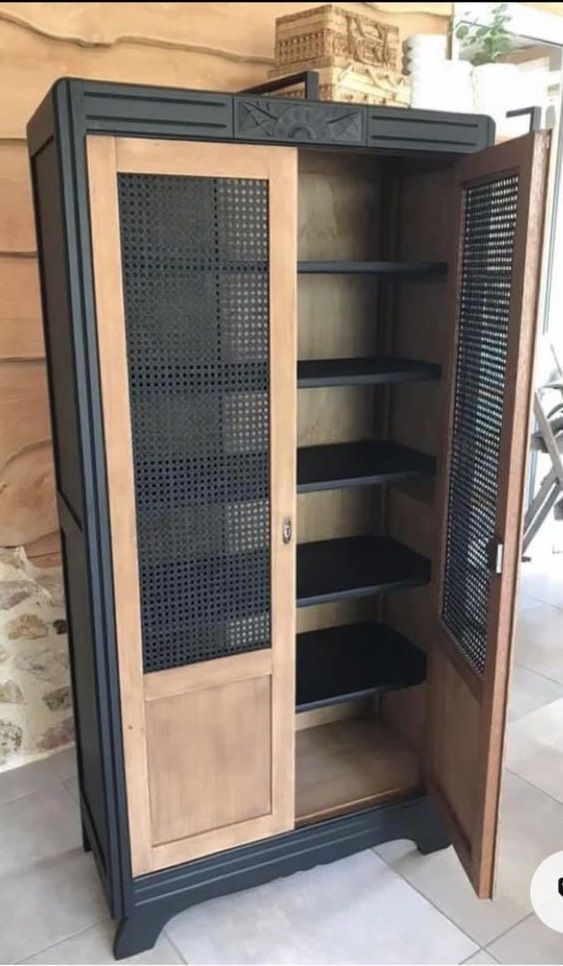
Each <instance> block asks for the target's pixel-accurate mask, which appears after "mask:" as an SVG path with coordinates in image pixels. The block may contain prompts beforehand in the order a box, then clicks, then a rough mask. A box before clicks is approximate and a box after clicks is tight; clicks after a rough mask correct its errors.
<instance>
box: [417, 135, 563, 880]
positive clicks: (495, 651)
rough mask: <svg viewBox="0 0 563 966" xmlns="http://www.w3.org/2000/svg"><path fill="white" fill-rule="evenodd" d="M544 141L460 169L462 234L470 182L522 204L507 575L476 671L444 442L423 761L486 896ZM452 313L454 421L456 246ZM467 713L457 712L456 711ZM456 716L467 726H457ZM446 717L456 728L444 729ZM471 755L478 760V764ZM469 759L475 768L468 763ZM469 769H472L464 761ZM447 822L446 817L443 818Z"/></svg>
mask: <svg viewBox="0 0 563 966" xmlns="http://www.w3.org/2000/svg"><path fill="white" fill-rule="evenodd" d="M547 151H548V135H547V134H546V133H545V132H542V133H538V134H535V135H528V136H526V137H524V138H519V139H516V140H513V141H510V142H507V143H505V144H502V145H498V146H497V147H495V148H490V149H488V150H486V151H481V152H479V153H478V154H477V155H475V156H474V157H467V158H464V159H463V160H461V161H460V162H459V163H458V165H457V166H456V178H457V181H458V189H457V191H458V197H457V201H455V204H452V207H454V208H455V209H457V211H458V221H459V224H458V230H457V237H458V238H459V239H461V238H462V237H463V236H462V232H463V219H464V214H463V191H464V189H465V188H466V187H467V186H470V185H473V184H482V183H486V182H488V181H494V180H495V179H498V178H502V177H503V176H505V175H507V174H516V175H517V177H518V207H517V217H516V230H515V239H514V255H513V270H512V283H511V297H510V309H509V324H508V332H509V338H508V347H507V368H506V379H505V392H504V401H503V421H502V431H501V437H500V438H501V449H500V458H499V471H498V497H497V507H496V522H495V533H496V535H497V536H498V537H499V539H500V540H501V541H502V542H503V544H504V553H503V565H502V573H501V574H498V575H493V576H492V578H491V588H490V596H489V611H488V624H487V645H486V654H487V657H486V664H485V668H484V672H483V674H482V675H480V674H478V673H477V672H476V671H475V670H474V669H473V668H472V666H471V665H470V664H469V662H468V660H467V659H466V658H465V656H464V655H463V653H462V651H461V650H460V649H459V648H458V647H457V645H456V642H455V640H454V639H453V637H452V635H451V634H450V632H449V631H448V629H447V628H446V626H445V624H444V623H443V621H442V619H441V612H442V582H443V574H444V565H445V555H446V546H447V544H446V537H447V530H446V528H447V501H448V486H449V459H450V442H449V438H448V437H447V436H445V437H444V444H443V448H442V452H441V456H440V472H439V479H438V487H437V506H438V508H439V511H438V521H439V524H440V530H439V543H438V554H437V562H438V567H437V568H436V569H435V574H434V582H433V588H434V595H435V599H434V608H435V629H434V648H433V652H432V654H431V660H430V672H429V685H430V698H429V707H430V709H431V713H430V715H429V732H428V743H427V747H426V754H425V758H426V764H427V767H428V770H429V778H430V781H431V782H432V783H433V785H434V786H435V787H437V788H438V789H439V790H440V793H441V795H442V796H443V798H444V800H445V802H446V803H447V811H448V812H450V813H451V814H450V818H451V817H453V819H454V823H455V822H457V824H458V826H459V828H461V829H462V831H463V833H464V836H465V839H466V845H467V848H462V849H461V851H460V858H461V859H462V861H464V863H465V864H466V868H467V871H468V874H469V876H470V879H471V881H472V883H473V885H474V888H475V890H476V892H477V894H478V895H479V896H481V897H484V898H485V897H489V896H490V895H491V894H492V888H493V873H494V859H495V849H496V841H497V824H498V807H499V796H500V779H501V771H502V754H503V744H504V728H505V721H506V702H507V689H508V679H509V670H510V663H511V650H512V638H513V632H514V604H515V593H516V582H517V575H518V569H519V561H520V555H521V530H522V509H523V499H524V480H525V469H526V456H527V448H528V428H529V418H530V389H531V380H532V371H533V369H532V361H533V348H534V341H535V325H536V313H537V295H538V280H539V266H540V258H541V245H542V238H543V207H544V205H543V201H544V190H545V180H546V172H547ZM453 251H454V253H455V262H454V265H453V267H452V274H451V284H450V289H451V307H450V311H449V313H448V314H449V317H450V318H451V319H452V321H453V322H454V323H455V324H454V327H453V329H452V332H451V335H450V339H449V342H450V352H451V354H452V364H451V366H449V367H448V368H449V370H450V375H449V378H448V380H447V383H449V388H448V397H449V402H448V408H447V409H446V412H447V414H448V421H450V414H451V406H452V399H453V391H454V384H455V363H454V359H455V352H456V338H457V334H456V332H457V319H458V299H459V293H458V289H459V286H458V284H457V280H458V278H459V274H460V266H461V256H462V252H461V245H460V242H456V244H455V246H453ZM456 708H457V709H459V708H463V709H464V712H463V714H462V715H459V710H458V711H456V710H455V709H456ZM456 714H457V715H459V717H460V719H461V720H463V721H464V727H463V728H458V729H457V730H456V726H455V724H454V722H453V719H454V717H455V716H456ZM448 719H449V721H450V724H449V725H448ZM473 756H475V757H474V758H473ZM472 758H473V762H472V764H471V759H472ZM468 763H469V764H468ZM446 818H448V815H446Z"/></svg>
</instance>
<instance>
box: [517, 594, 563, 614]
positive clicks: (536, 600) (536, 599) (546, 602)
mask: <svg viewBox="0 0 563 966" xmlns="http://www.w3.org/2000/svg"><path fill="white" fill-rule="evenodd" d="M528 600H532V601H534V603H533V604H531V605H530V606H531V607H535V606H536V604H543V605H544V607H551V608H552V610H563V607H560V606H559V604H552V603H551V601H549V600H543V598H542V597H534V596H532V594H530V595H529V597H528ZM516 606H518V605H516Z"/></svg>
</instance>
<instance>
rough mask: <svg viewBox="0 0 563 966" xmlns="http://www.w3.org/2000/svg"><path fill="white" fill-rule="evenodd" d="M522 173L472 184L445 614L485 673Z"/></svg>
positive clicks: (466, 651)
mask: <svg viewBox="0 0 563 966" xmlns="http://www.w3.org/2000/svg"><path fill="white" fill-rule="evenodd" d="M517 200H518V178H517V176H516V175H512V176H509V177H502V178H499V179H497V180H494V181H490V182H487V183H486V184H481V185H477V186H475V187H470V188H468V189H467V190H466V191H465V229H464V236H463V248H462V267H461V298H460V308H459V318H458V326H459V328H458V339H459V341H458V347H457V360H456V363H457V370H456V381H455V395H454V419H453V436H452V444H451V466H450V485H449V501H448V518H447V538H446V567H445V577H444V591H443V610H442V617H443V620H444V622H445V624H446V626H447V627H448V628H449V630H450V631H451V633H452V635H453V636H454V638H455V640H456V642H457V644H458V646H459V647H460V649H461V650H462V651H463V653H464V654H465V656H466V657H467V658H468V659H469V661H470V662H471V664H472V665H473V667H474V668H475V670H476V671H478V672H479V673H482V672H483V669H484V667H485V660H486V648H487V625H488V609H489V593H490V583H491V571H490V569H489V559H488V558H489V554H490V548H491V545H492V541H493V538H494V536H495V517H496V509H497V487H498V466H499V455H500V444H501V433H502V407H503V396H504V385H505V375H506V359H507V347H508V324H509V308H510V292H511V280H512V262H513V249H514V233H515V226H516V208H517Z"/></svg>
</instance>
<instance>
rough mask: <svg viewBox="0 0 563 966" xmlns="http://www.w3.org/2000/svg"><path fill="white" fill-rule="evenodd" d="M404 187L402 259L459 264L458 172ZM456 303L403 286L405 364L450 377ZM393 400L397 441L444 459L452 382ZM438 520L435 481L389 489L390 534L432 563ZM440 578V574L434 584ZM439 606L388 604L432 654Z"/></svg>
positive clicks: (421, 597) (415, 176) (425, 600)
mask: <svg viewBox="0 0 563 966" xmlns="http://www.w3.org/2000/svg"><path fill="white" fill-rule="evenodd" d="M399 186H400V192H399V200H398V225H397V227H398V230H397V232H396V239H395V244H396V246H397V256H398V257H399V258H401V259H407V260H408V259H416V258H420V257H421V254H423V255H424V258H427V259H430V260H433V261H444V262H446V263H448V264H451V262H452V259H453V246H454V232H455V217H454V216H455V206H454V204H453V177H452V173H451V169H450V167H448V166H447V165H442V166H441V167H440V168H439V169H437V170H432V169H430V170H428V169H426V170H419V171H416V170H409V171H407V172H405V173H404V174H403V176H402V178H401V179H400V181H399ZM448 198H450V199H451V201H450V203H448V200H447V199H448ZM448 299H449V286H448V284H447V282H446V281H436V282H434V283H429V282H412V283H408V284H401V283H398V284H397V285H396V286H395V294H394V299H393V307H392V313H391V316H390V318H388V320H387V325H388V326H389V329H388V338H389V339H390V342H391V346H392V351H393V352H394V353H395V354H396V355H398V356H404V357H406V358H412V359H420V360H423V361H426V362H432V363H438V364H439V365H440V366H441V367H442V371H443V372H445V371H446V370H447V367H448V365H449V358H448V351H449V344H450V343H449V338H448V332H449V327H450V325H451V320H450V318H449V314H448V313H449V302H448ZM389 400H390V405H389V418H388V428H387V431H388V435H389V438H390V439H392V440H394V441H395V442H398V443H401V444H403V445H405V446H410V447H413V448H414V449H418V450H421V451H422V452H424V453H428V454H429V455H431V456H434V457H438V456H439V455H440V453H441V447H442V443H443V438H444V434H445V433H447V432H448V429H449V427H448V425H447V423H446V411H447V407H446V382H445V380H444V379H443V378H442V379H440V380H435V381H432V382H428V383H421V384H418V385H416V384H413V385H412V386H409V387H408V391H405V389H404V388H401V387H397V388H396V389H395V390H391V391H390V393H389ZM437 514H438V508H437V506H436V500H435V490H434V483H433V481H430V482H427V481H424V483H411V484H405V485H404V486H401V487H389V488H388V490H387V492H386V494H385V526H386V532H387V533H388V534H389V536H392V537H394V538H395V539H397V540H399V541H401V542H402V543H405V544H407V546H409V547H412V549H413V550H417V551H418V552H419V553H422V554H423V555H424V556H426V557H428V558H429V559H430V560H431V561H432V560H435V558H436V554H437V551H438V545H437V538H436V534H437V532H438V527H437V523H438V519H437ZM435 572H436V566H434V567H433V576H434V575H435ZM431 600H432V594H431V593H430V592H429V588H422V589H421V590H419V591H410V592H408V593H407V595H406V596H403V595H402V594H401V595H392V594H390V595H389V596H388V597H386V598H385V600H384V602H383V613H384V619H385V621H386V622H387V623H389V624H390V625H391V626H392V627H395V628H396V629H397V630H399V631H400V632H401V633H403V634H405V635H406V636H407V637H408V638H410V639H411V640H412V641H414V642H415V643H416V644H418V645H419V646H421V647H423V648H424V649H425V650H427V651H430V649H431V646H432V637H431V628H432V620H431ZM407 700H408V695H407Z"/></svg>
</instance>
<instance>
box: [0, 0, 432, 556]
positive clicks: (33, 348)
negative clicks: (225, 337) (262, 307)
mask: <svg viewBox="0 0 563 966" xmlns="http://www.w3.org/2000/svg"><path fill="white" fill-rule="evenodd" d="M319 5H320V4H318V3H299V2H298V3H243V4H232V3H195V4H184V3H172V4H154V3H139V4H136V5H135V18H134V22H132V20H131V7H130V5H129V4H127V3H111V4H105V3H104V4H102V3H0V45H1V47H2V59H1V62H0V252H2V251H7V252H10V253H26V254H29V253H31V252H33V250H34V248H35V239H34V228H33V217H32V210H31V201H30V189H29V170H28V169H29V165H28V161H27V155H26V146H25V143H24V140H23V139H24V137H25V126H26V123H27V121H28V119H29V117H30V116H31V114H32V113H33V111H34V110H35V108H36V107H37V105H38V103H39V102H40V100H41V99H42V98H43V96H44V95H45V93H46V91H47V90H48V88H49V87H50V86H51V84H52V83H53V82H54V81H55V80H56V79H58V78H59V77H62V76H74V77H85V78H92V79H98V80H113V81H123V82H131V83H147V84H161V85H171V86H174V87H185V88H196V89H197V88H203V89H208V90H237V89H240V88H242V87H245V86H248V85H250V84H253V83H257V82H259V81H261V80H264V79H265V77H266V73H267V69H268V67H269V66H270V65H271V63H272V60H273V50H274V28H275V20H276V17H278V16H281V15H285V14H290V13H295V12H297V11H299V10H302V9H304V8H306V7H315V6H319ZM343 5H344V6H345V7H347V8H350V9H352V10H354V9H355V10H358V11H362V12H365V10H366V5H365V4H362V3H344V4H343ZM382 6H383V7H384V8H385V9H384V10H378V11H377V14H376V15H377V17H378V18H379V19H381V20H384V21H385V20H389V21H391V22H396V23H398V25H399V30H400V33H401V36H402V37H404V36H406V35H408V34H410V33H418V32H424V31H430V32H436V31H443V32H445V31H446V29H447V17H448V16H449V12H450V10H449V8H450V5H449V4H422V5H417V4H407V5H401V4H384V5H379V7H382ZM6 139H7V140H6ZM317 158H318V156H317ZM321 163H322V162H319V161H318V160H317V161H315V166H316V167H317V169H318V168H319V165H320V164H321ZM356 163H358V164H364V168H365V165H366V164H368V162H366V161H362V162H356ZM362 190H363V189H362ZM348 194H349V199H352V197H353V196H352V194H351V193H350V191H349V192H348ZM352 203H353V200H352ZM367 210H368V209H367V208H366V209H364V213H363V215H362V217H364V216H365V213H366V212H367ZM340 217H343V218H345V217H346V213H345V212H344V211H342V212H341V213H340ZM34 271H35V267H34V264H33V265H32V263H29V264H27V265H24V266H19V267H18V266H15V265H14V271H13V272H12V266H11V265H10V266H9V269H8V271H7V274H6V276H5V277H6V289H5V292H4V293H3V289H4V284H3V281H2V279H1V278H0V359H1V358H35V357H39V356H42V355H43V351H44V350H43V339H42V334H41V325H40V314H39V312H38V311H37V306H38V294H37V280H36V276H35V277H34V274H33V273H34ZM1 272H2V265H0V273H1ZM323 282H324V285H323V284H322V283H323ZM354 283H355V280H353V279H352V280H348V285H349V287H350V291H349V293H348V294H349V297H350V299H352V300H353V299H354V298H355V295H354V293H355V292H357V291H358V287H357V285H356V286H355V285H354ZM303 291H304V293H305V294H304V295H303V297H304V298H305V299H307V298H309V299H310V298H318V297H319V293H320V292H322V291H324V292H325V293H326V294H325V300H326V299H328V300H330V301H333V300H334V292H333V291H332V288H331V281H330V280H321V285H320V286H319V285H318V280H311V285H310V286H309V283H308V282H307V283H305V285H304V289H303ZM342 292H344V286H343V287H342ZM2 299H4V301H5V303H6V304H1V303H2ZM340 301H341V307H342V309H344V297H342V298H341V300H340ZM318 304H319V308H320V309H322V308H323V306H322V304H321V303H320V302H319V303H318ZM349 304H350V305H351V307H352V309H353V302H350V303H349ZM319 314H321V313H319ZM356 331H357V330H356ZM340 332H341V333H342V334H343V342H345V341H346V336H345V335H344V333H345V332H346V330H345V328H344V327H342V328H341V329H340ZM354 340H356V342H355V344H354ZM351 342H352V343H353V344H352V350H354V348H355V349H356V350H357V351H358V352H359V351H360V350H361V346H360V344H359V342H358V341H357V337H356V336H354V337H353V339H352V340H351ZM41 405H42V408H43V410H44V412H45V413H47V411H48V403H47V395H46V394H45V395H44V398H43V401H42V403H41ZM35 475H36V476H39V475H40V474H38V473H36V474H35ZM13 485H14V486H15V487H16V489H15V490H12V497H13V498H14V499H15V500H16V502H20V503H22V505H23V504H24V503H25V504H29V506H30V507H33V506H34V503H35V509H34V510H33V509H32V512H31V515H30V516H29V518H28V519H27V521H26V524H25V528H23V529H22V530H21V532H22V534H23V535H24V536H25V538H26V541H28V540H29V541H31V542H33V540H34V539H36V538H37V539H39V538H40V537H42V535H43V534H44V533H45V531H46V528H48V526H50V525H51V524H50V521H52V519H53V513H54V493H53V492H51V497H50V499H48V498H42V499H39V498H37V499H35V501H34V500H33V496H32V494H31V492H29V488H28V486H27V483H26V485H25V489H26V493H25V494H24V492H23V489H22V490H21V491H20V492H18V489H17V486H18V485H17V483H16V482H14V484H13ZM45 496H46V495H45ZM12 505H13V500H11V501H10V506H12ZM6 512H9V510H8V509H6ZM1 523H2V518H1V517H0V524H1Z"/></svg>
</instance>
